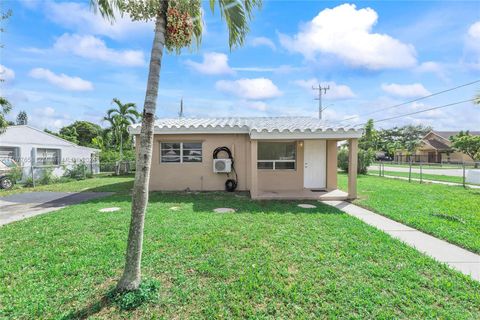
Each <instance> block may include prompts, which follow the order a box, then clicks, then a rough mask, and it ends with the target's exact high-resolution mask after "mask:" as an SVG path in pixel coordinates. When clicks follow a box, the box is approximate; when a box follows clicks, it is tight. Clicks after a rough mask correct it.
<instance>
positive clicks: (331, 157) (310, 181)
mask: <svg viewBox="0 0 480 320" xmlns="http://www.w3.org/2000/svg"><path fill="white" fill-rule="evenodd" d="M341 140H343V139H303V140H295V143H296V148H295V155H294V156H293V157H289V158H288V159H291V158H294V161H295V162H294V167H293V166H292V167H290V168H289V169H288V170H275V168H276V165H275V163H274V164H273V165H271V166H270V168H268V170H267V169H265V164H264V163H265V162H269V160H265V159H264V156H263V155H262V154H260V155H259V143H262V142H264V140H251V141H250V145H251V150H250V156H251V158H250V164H251V166H250V182H251V183H250V195H251V197H252V199H258V200H272V199H279V200H321V201H335V200H336V201H343V200H351V199H355V198H356V197H357V166H358V163H357V162H358V139H357V138H350V139H347V141H348V150H349V153H348V154H349V157H348V158H349V159H348V161H349V172H348V192H344V191H341V190H339V189H338V186H337V153H338V152H337V151H338V150H337V148H338V146H337V145H338V142H339V141H341ZM270 142H276V141H270ZM307 142H308V143H307ZM311 142H313V143H311ZM277 143H280V142H277ZM283 143H285V141H283ZM289 143H290V145H291V143H292V141H291V140H290V142H289ZM264 146H265V144H263V148H264ZM291 149H292V148H290V150H291ZM263 153H265V152H264V151H263ZM288 156H291V154H288ZM285 158H286V157H285ZM280 159H282V158H280ZM272 160H273V161H276V160H274V159H272ZM280 161H285V160H280ZM288 161H290V162H291V161H293V160H288ZM270 162H271V160H270ZM272 168H273V169H272ZM282 169H283V168H282Z"/></svg>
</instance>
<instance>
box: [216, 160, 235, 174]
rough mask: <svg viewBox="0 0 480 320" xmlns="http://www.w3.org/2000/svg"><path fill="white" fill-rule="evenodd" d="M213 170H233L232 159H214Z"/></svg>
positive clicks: (227, 171)
mask: <svg viewBox="0 0 480 320" xmlns="http://www.w3.org/2000/svg"><path fill="white" fill-rule="evenodd" d="M213 172H215V173H230V172H232V159H213Z"/></svg>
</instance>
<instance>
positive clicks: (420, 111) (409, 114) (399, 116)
mask: <svg viewBox="0 0 480 320" xmlns="http://www.w3.org/2000/svg"><path fill="white" fill-rule="evenodd" d="M472 101H475V99H468V100H463V101H458V102H453V103H449V104H445V105H443V106H438V107H433V108H428V109H423V110H419V111H415V112H410V113H405V114H402V115H398V116H394V117H390V118H385V119H380V120H373V122H375V123H377V122H383V121H388V120H392V119H397V118H402V117H406V116H411V115H414V114H419V113H422V112H427V111H431V110H436V109H441V108H446V107H451V106H455V105H458V104H462V103H465V102H472ZM365 124H366V123H362V124H359V125H358V126H362V125H365Z"/></svg>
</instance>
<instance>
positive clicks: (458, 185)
mask: <svg viewBox="0 0 480 320" xmlns="http://www.w3.org/2000/svg"><path fill="white" fill-rule="evenodd" d="M371 176H375V177H377V175H376V174H371ZM382 177H383V178H389V179H398V180H407V181H408V178H407V177H399V176H390V175H387V174H386V175H384V176H382ZM411 180H412V181H418V182H420V179H418V178H411ZM422 182H425V183H434V184H443V185H447V186H455V187H463V184H461V183H456V182H447V181H438V180H428V179H422ZM465 186H466V187H468V188H473V189H480V186H479V185H474V184H468V183H467V184H465Z"/></svg>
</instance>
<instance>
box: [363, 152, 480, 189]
mask: <svg viewBox="0 0 480 320" xmlns="http://www.w3.org/2000/svg"><path fill="white" fill-rule="evenodd" d="M369 174H371V175H378V176H380V177H388V178H398V179H403V180H408V182H416V183H425V182H437V183H444V184H451V185H461V186H463V187H468V186H474V187H477V186H480V162H473V161H472V162H461V163H448V164H445V163H444V164H439V163H431V162H423V161H418V162H414V161H413V158H412V160H411V161H410V162H408V163H401V164H398V163H396V162H395V161H376V162H374V163H373V164H372V165H371V166H370V168H369Z"/></svg>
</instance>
